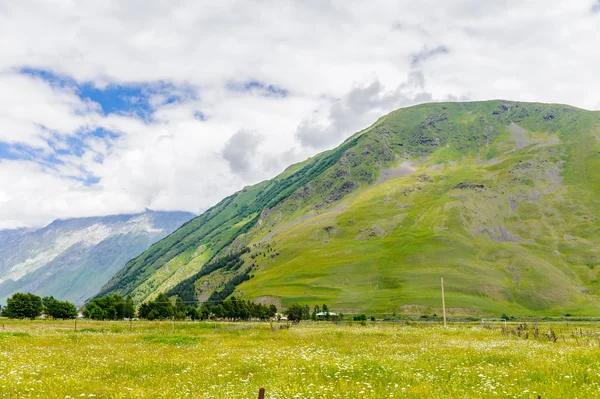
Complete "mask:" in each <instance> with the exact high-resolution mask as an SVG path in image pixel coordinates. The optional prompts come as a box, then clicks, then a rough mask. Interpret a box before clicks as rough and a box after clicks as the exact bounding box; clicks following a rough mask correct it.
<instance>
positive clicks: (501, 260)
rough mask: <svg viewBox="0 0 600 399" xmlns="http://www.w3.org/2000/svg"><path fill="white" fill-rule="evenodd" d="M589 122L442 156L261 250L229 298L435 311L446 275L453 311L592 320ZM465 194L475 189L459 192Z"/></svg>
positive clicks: (593, 141) (594, 243)
mask: <svg viewBox="0 0 600 399" xmlns="http://www.w3.org/2000/svg"><path fill="white" fill-rule="evenodd" d="M398 112H400V111H398ZM402 112H404V110H402ZM553 112H555V113H557V112H558V111H557V110H554V111H553ZM564 112H567V111H564ZM567 113H568V115H569V116H570V115H571V111H568V112H567ZM597 120H598V118H597V116H594V117H584V118H581V119H577V120H576V122H573V123H575V124H568V125H566V126H567V127H564V126H562V125H560V126H558V127H557V126H554V127H553V128H552V129H549V130H548V131H541V132H535V131H526V133H524V134H523V135H522V136H523V137H515V135H514V133H511V132H510V131H509V129H508V128H506V129H504V130H502V131H499V132H497V135H496V137H495V138H494V139H493V140H492V141H491V143H490V146H491V148H490V146H487V147H486V148H481V149H480V150H479V151H473V152H470V153H469V152H464V151H463V152H458V151H456V150H455V149H452V148H451V147H444V148H441V149H439V150H438V151H436V152H434V153H433V154H432V155H431V156H430V157H428V158H427V159H425V160H424V161H421V162H419V163H416V164H415V165H414V168H415V172H414V173H413V174H410V175H405V176H401V177H397V178H392V179H390V180H388V181H385V182H382V183H378V184H374V185H369V186H364V187H363V188H362V189H361V190H360V192H359V193H358V194H356V195H354V196H351V197H349V198H347V199H346V200H344V201H343V202H342V203H341V204H340V205H338V206H336V207H334V208H331V209H329V210H326V211H323V212H322V213H320V214H318V215H315V216H313V217H311V218H308V219H306V220H302V221H301V222H300V223H297V224H294V225H293V226H292V227H290V228H288V229H287V230H285V231H282V232H279V233H278V234H277V235H276V236H275V237H273V239H272V241H271V242H270V245H271V246H272V248H273V249H272V250H271V251H272V252H270V253H269V254H271V253H273V252H275V253H278V254H279V255H278V256H277V257H275V258H272V257H271V256H263V257H261V256H258V257H257V258H256V259H257V260H256V263H257V265H258V267H257V269H258V270H257V271H256V272H255V278H254V279H252V280H250V281H248V282H246V283H244V284H242V285H241V286H240V287H239V291H238V292H239V293H241V294H242V295H243V296H245V297H248V298H252V299H255V298H262V297H272V298H278V299H280V300H281V301H282V302H283V304H284V305H289V304H291V303H294V302H299V303H301V304H308V305H310V306H313V305H315V304H321V303H328V304H333V305H334V308H335V309H337V310H338V311H346V312H351V313H356V312H361V311H364V310H367V311H370V312H374V313H376V314H379V315H385V314H391V313H400V314H402V313H406V314H414V313H416V314H433V313H437V314H440V312H441V309H440V305H441V301H440V277H442V276H443V277H444V279H445V281H446V296H447V304H448V306H449V307H450V308H451V312H452V313H453V314H461V315H486V314H487V315H491V314H496V315H500V314H502V313H509V314H514V315H521V316H534V315H556V316H558V315H564V314H566V313H570V314H579V315H582V316H598V315H600V302H599V300H598V296H597V294H598V293H599V292H600V289H599V288H600V287H599V282H598V277H597V273H598V269H596V265H597V264H600V250H599V249H600V233H599V230H600V229H599V228H598V227H600V222H599V220H600V215H598V210H599V209H600V208H599V207H598V204H597V201H598V199H597V192H598V191H597V188H598V186H597V185H598V182H600V174H599V173H598V172H597V170H599V169H597V167H598V166H600V164H599V162H600V157H599V156H598V154H599V153H600V139H598V138H597V137H596V136H594V135H593V134H594V132H598V131H600V129H598V126H597V125H594V123H597ZM565 123H566V122H565ZM529 125H531V123H528V122H527V121H524V123H523V126H529ZM518 127H521V126H520V125H519V126H518ZM538 129H539V127H538ZM598 135H599V136H600V134H598ZM559 137H560V139H559ZM594 137H596V138H594ZM520 140H521V141H522V144H520V145H519V141H520ZM494 148H495V149H497V151H496V152H494V155H493V157H492V156H489V155H486V154H489V152H490V151H492V149H494ZM465 183H466V184H473V185H476V186H478V185H481V186H482V187H483V188H482V189H479V188H475V189H470V188H469V189H464V188H462V189H457V187H459V186H460V184H465ZM511 201H512V204H511ZM513 208H514V209H513ZM500 229H502V230H504V231H506V232H507V233H506V234H505V235H503V233H501V232H502V230H500ZM496 237H498V238H496ZM257 242H258V243H260V241H257ZM256 251H257V252H258V253H260V252H261V251H262V248H261V246H260V244H259V245H258V246H257V249H256Z"/></svg>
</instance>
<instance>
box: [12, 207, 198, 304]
mask: <svg viewBox="0 0 600 399" xmlns="http://www.w3.org/2000/svg"><path fill="white" fill-rule="evenodd" d="M193 216H194V215H193V214H190V213H187V212H154V211H146V212H144V213H140V214H135V215H116V216H105V217H90V218H78V219H68V220H56V221H54V222H52V223H51V224H50V225H48V226H47V227H44V228H42V229H39V230H37V229H18V230H4V231H0V303H3V302H5V299H6V298H7V297H9V296H10V295H11V294H12V293H14V292H32V293H35V294H37V295H42V296H45V295H53V296H55V297H56V298H60V299H62V300H69V301H72V302H74V303H76V304H78V305H79V304H82V303H83V302H84V301H85V300H86V299H88V298H89V297H91V296H92V295H94V294H96V293H97V292H98V290H99V289H100V287H102V286H103V285H104V284H105V283H106V282H107V281H108V280H109V279H110V278H111V277H112V276H113V275H114V274H115V273H116V272H117V271H118V270H119V269H121V268H122V267H123V265H125V263H126V262H127V261H128V260H130V259H132V258H134V257H136V256H138V255H139V254H140V253H142V252H144V251H145V250H147V249H148V248H150V246H151V245H152V244H153V243H155V242H156V241H158V240H160V239H162V238H164V237H166V236H167V235H168V234H170V233H172V232H173V231H174V230H176V229H177V228H178V227H180V226H181V225H182V224H183V223H185V222H187V221H188V220H190V219H191V218H192V217H193Z"/></svg>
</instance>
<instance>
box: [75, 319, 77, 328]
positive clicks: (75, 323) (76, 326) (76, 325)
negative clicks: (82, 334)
mask: <svg viewBox="0 0 600 399" xmlns="http://www.w3.org/2000/svg"><path fill="white" fill-rule="evenodd" d="M75 331H77V318H75Z"/></svg>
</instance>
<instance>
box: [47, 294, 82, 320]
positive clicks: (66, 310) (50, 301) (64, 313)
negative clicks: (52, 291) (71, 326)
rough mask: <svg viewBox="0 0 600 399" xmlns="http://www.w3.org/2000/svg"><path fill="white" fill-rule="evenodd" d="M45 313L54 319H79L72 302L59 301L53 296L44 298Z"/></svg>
mask: <svg viewBox="0 0 600 399" xmlns="http://www.w3.org/2000/svg"><path fill="white" fill-rule="evenodd" d="M42 305H44V313H45V314H46V316H50V317H52V318H53V319H63V320H65V319H74V318H75V317H77V308H76V307H75V305H73V304H72V303H71V302H68V301H59V300H57V299H55V298H54V297H53V296H47V297H44V298H42Z"/></svg>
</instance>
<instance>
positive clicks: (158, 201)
mask: <svg viewBox="0 0 600 399" xmlns="http://www.w3.org/2000/svg"><path fill="white" fill-rule="evenodd" d="M597 10H598V5H597V1H589V0H581V1H571V2H563V1H560V0H552V1H541V0H535V1H528V2H523V1H516V0H502V1H496V2H482V1H480V0H456V1H452V2H439V1H434V0H425V1H420V2H413V1H401V2H388V1H381V2H365V1H345V0H344V1H341V0H340V1H327V2H317V1H314V2H301V1H291V0H290V1H286V2H276V3H273V2H247V1H224V2H208V1H183V0H179V1H173V2H164V1H160V0H154V1H141V0H137V1H127V2H122V1H118V0H106V1H101V2H98V1H95V0H93V1H92V0H87V1H77V2H75V1H34V0H21V1H18V2H2V3H0V38H2V39H0V87H1V88H2V95H1V96H0V143H11V144H15V143H19V144H23V145H27V146H30V147H33V148H35V149H36V150H35V151H36V154H37V156H38V157H40V158H44V159H48V158H49V157H55V158H58V159H60V160H61V161H62V162H63V164H60V165H57V164H55V163H52V162H50V163H49V162H45V163H44V165H45V166H42V165H39V164H38V163H36V162H34V161H31V160H30V161H27V160H3V161H1V162H0V177H1V182H2V185H0V228H3V227H11V226H20V225H40V224H43V223H47V222H49V221H50V220H52V219H54V218H56V217H70V216H84V215H91V214H106V213H117V212H129V211H136V210H141V209H143V208H144V207H152V208H157V209H185V210H191V211H195V212H198V211H201V210H202V209H205V208H206V207H208V206H210V205H212V204H214V203H215V202H216V201H218V200H219V199H221V198H222V197H223V196H225V195H228V194H230V193H231V192H233V191H235V190H237V189H239V188H241V187H243V186H244V185H246V184H251V183H255V182H258V181H260V180H262V179H265V178H268V177H270V176H273V175H274V174H275V173H277V172H278V171H280V170H282V169H283V168H284V167H285V166H287V165H288V164H289V163H290V162H294V161H299V160H302V159H304V158H306V157H307V156H310V155H313V154H314V153H315V152H316V151H318V150H321V149H324V148H327V147H329V146H333V145H335V144H337V143H339V142H340V141H342V140H343V139H344V138H346V137H348V135H350V134H352V133H354V132H355V131H358V130H360V129H362V128H364V127H366V126H368V125H369V124H370V123H372V122H374V121H375V120H376V119H377V118H378V117H379V116H381V115H382V114H384V113H386V112H388V111H390V110H391V109H393V108H395V107H400V106H404V105H410V104H413V103H415V102H422V101H427V100H429V98H432V99H446V98H462V97H464V96H467V97H468V98H469V99H471V100H483V99H490V98H507V99H514V100H523V101H527V100H530V101H545V102H563V103H570V104H573V105H576V106H580V107H584V108H599V107H600V80H598V79H597V76H596V75H597V71H598V70H600V55H599V53H598V52H597V51H594V49H595V48H596V47H597V43H596V39H595V38H596V37H597V36H598V34H599V33H600V32H599V30H600V12H597ZM22 67H32V68H38V69H42V70H49V71H53V72H54V73H56V74H61V75H64V76H66V77H70V78H72V79H74V80H75V81H77V82H90V83H91V84H93V85H95V86H96V87H98V88H103V87H106V86H107V85H110V84H112V85H114V84H130V83H140V84H156V83H158V82H165V83H168V84H171V86H172V87H171V86H170V87H168V88H166V89H165V91H158V92H154V93H153V94H152V95H151V96H150V98H149V101H150V104H151V106H152V107H154V114H153V118H152V119H151V120H150V121H142V120H140V119H139V118H137V117H135V115H127V114H123V115H115V114H110V115H104V114H103V113H102V112H101V109H100V108H99V105H98V104H95V103H92V102H89V101H83V100H82V99H81V98H80V97H79V95H78V92H77V90H76V87H73V86H72V85H62V86H58V85H50V84H48V83H46V82H43V81H42V80H41V79H40V78H35V77H32V76H24V75H20V74H18V73H17V71H18V70H19V69H20V68H22ZM249 81H255V82H261V84H263V85H265V86H264V87H268V85H273V86H274V87H276V88H278V89H281V90H285V91H286V92H287V96H284V97H282V96H267V95H265V92H264V87H263V88H258V89H257V88H254V89H252V90H250V91H248V92H244V91H243V90H242V91H240V90H232V86H231V84H232V82H234V83H235V84H238V85H239V84H241V85H242V86H241V87H243V85H244V82H249ZM174 92H175V93H174ZM173 94H179V95H180V97H182V98H183V99H182V100H180V101H176V102H171V101H168V99H169V96H171V95H173ZM200 113H202V115H204V119H205V120H201V119H202V118H199V117H198V115H200ZM96 128H104V129H106V130H109V131H113V132H117V133H119V136H118V137H113V138H102V137H95V136H91V135H89V134H87V133H88V132H90V131H93V130H94V129H96ZM240 131H243V132H248V131H253V132H255V135H257V136H260V138H261V140H260V143H257V144H256V145H254V146H253V148H252V156H247V157H246V155H247V154H246V153H241V154H238V155H236V156H237V157H241V159H240V160H241V161H243V162H242V164H243V167H244V168H246V169H247V170H249V171H251V173H236V171H235V170H232V168H231V166H232V164H231V159H232V158H231V156H230V157H229V159H227V155H226V153H225V152H223V149H224V148H228V147H227V145H228V143H229V144H231V143H232V140H233V141H235V137H236V136H235V135H236V134H237V133H238V132H240ZM73 139H75V140H79V142H80V146H81V152H82V154H73V153H69V154H68V153H65V151H64V150H68V149H69V148H70V146H71V145H72V144H69V143H70V141H69V140H73ZM61 150H62V151H61ZM224 155H225V157H224ZM230 155H231V153H230ZM234 169H235V168H234ZM238 172H239V171H238ZM90 176H95V177H96V178H98V179H100V180H99V183H98V184H94V185H91V186H86V185H85V184H84V183H83V182H82V180H86V179H87V178H89V177H90Z"/></svg>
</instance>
